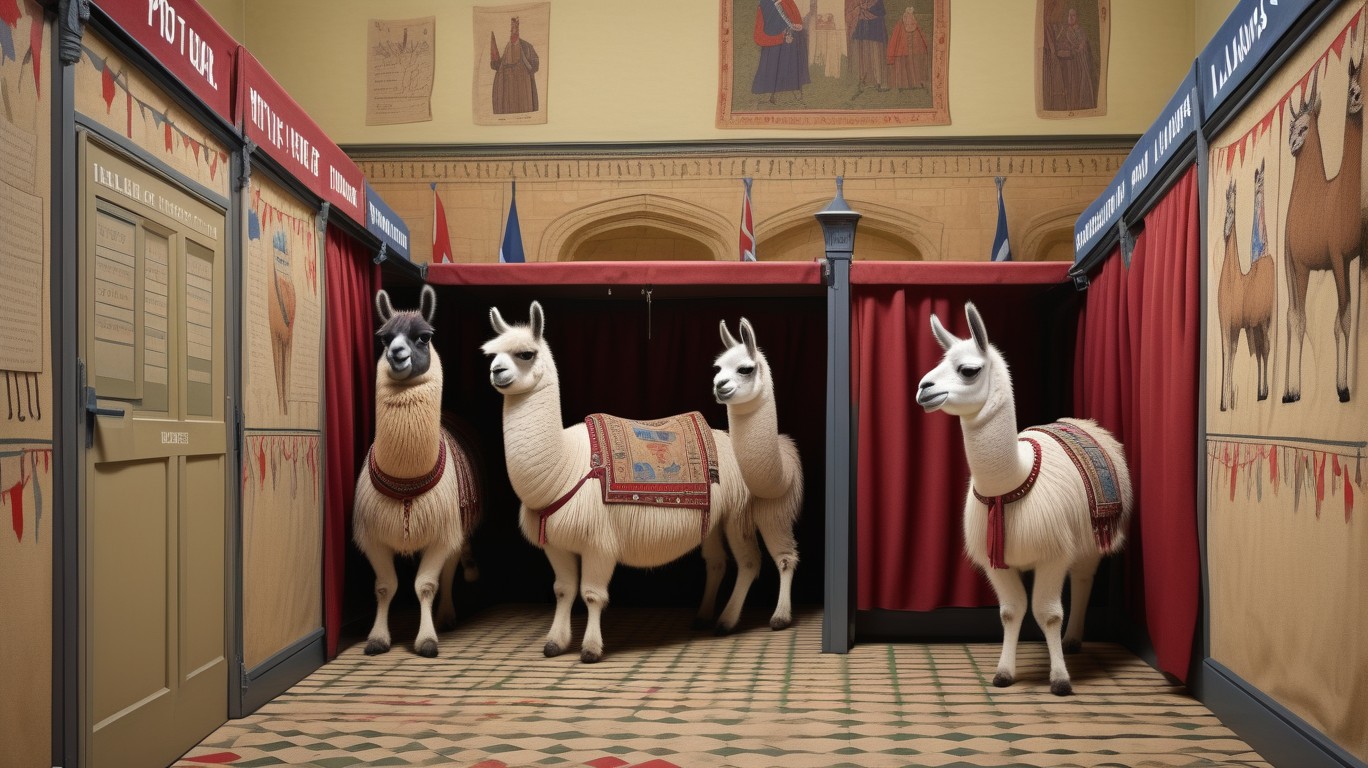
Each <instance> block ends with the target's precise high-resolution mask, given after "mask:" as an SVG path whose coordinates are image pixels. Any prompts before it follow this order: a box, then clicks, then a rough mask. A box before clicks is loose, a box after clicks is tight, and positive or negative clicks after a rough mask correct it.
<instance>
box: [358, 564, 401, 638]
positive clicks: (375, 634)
mask: <svg viewBox="0 0 1368 768" xmlns="http://www.w3.org/2000/svg"><path fill="white" fill-rule="evenodd" d="M366 559H368V560H370V564H371V569H372V570H374V571H375V624H374V625H372V626H371V631H370V636H369V637H367V638H366V655H367V656H374V655H375V654H377V653H384V652H385V651H388V650H389V649H390V632H389V607H390V601H391V600H393V599H394V590H396V589H398V587H399V577H398V575H396V574H395V572H394V551H393V550H391V549H390V548H389V547H386V546H384V545H381V544H371V545H370V546H369V547H366Z"/></svg>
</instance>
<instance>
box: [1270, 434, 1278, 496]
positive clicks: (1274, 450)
mask: <svg viewBox="0 0 1368 768" xmlns="http://www.w3.org/2000/svg"><path fill="white" fill-rule="evenodd" d="M1268 479H1269V480H1272V481H1273V493H1275V494H1276V493H1277V492H1278V446H1276V445H1270V446H1268Z"/></svg>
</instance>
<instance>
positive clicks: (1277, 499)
mask: <svg viewBox="0 0 1368 768" xmlns="http://www.w3.org/2000/svg"><path fill="white" fill-rule="evenodd" d="M1365 31H1368V30H1365V25H1364V4H1363V3H1361V2H1350V3H1344V4H1343V6H1342V7H1341V8H1338V9H1337V10H1336V11H1335V13H1333V14H1332V15H1330V16H1329V18H1328V19H1327V20H1326V22H1325V23H1324V24H1323V26H1322V27H1321V28H1320V29H1319V31H1317V32H1316V33H1315V34H1314V35H1312V37H1311V38H1310V39H1309V40H1308V41H1307V42H1306V43H1305V44H1303V45H1302V46H1301V47H1300V48H1299V50H1298V51H1297V52H1296V53H1295V54H1294V55H1292V56H1291V57H1290V58H1289V59H1287V61H1286V62H1285V63H1284V64H1283V66H1282V67H1281V68H1280V69H1279V70H1277V71H1276V72H1274V73H1272V74H1271V76H1270V78H1269V80H1268V82H1267V84H1266V85H1265V86H1264V87H1263V88H1262V90H1261V91H1260V92H1258V93H1257V94H1255V95H1254V96H1253V97H1252V98H1251V100H1250V101H1249V103H1248V104H1247V105H1246V106H1245V107H1244V109H1243V110H1242V111H1241V112H1240V113H1239V114H1238V115H1237V116H1236V117H1235V118H1234V119H1233V120H1232V122H1231V123H1230V124H1229V125H1228V127H1227V128H1226V129H1225V130H1224V131H1223V132H1222V133H1221V134H1219V135H1217V136H1215V137H1213V138H1212V140H1211V141H1210V156H1209V160H1210V162H1209V168H1210V184H1209V185H1208V189H1209V195H1210V199H1209V200H1208V203H1207V211H1208V218H1207V221H1206V249H1207V271H1208V274H1209V276H1210V277H1209V280H1208V281H1207V286H1206V307H1207V311H1206V317H1205V322H1206V327H1207V329H1208V330H1207V345H1206V346H1207V357H1206V361H1205V365H1206V371H1207V376H1206V380H1207V387H1206V391H1205V393H1204V397H1205V405H1206V431H1207V441H1206V447H1205V448H1206V456H1205V464H1206V470H1207V473H1208V481H1207V498H1206V500H1205V503H1206V508H1207V521H1208V522H1207V525H1208V570H1209V575H1210V604H1211V608H1210V612H1211V657H1212V658H1213V659H1214V660H1215V661H1217V662H1219V663H1220V664H1222V665H1224V666H1225V667H1226V668H1228V669H1230V670H1231V671H1233V672H1234V673H1235V674H1237V675H1238V676H1240V677H1241V678H1243V679H1244V680H1245V681H1247V682H1249V683H1250V684H1252V685H1254V686H1256V687H1257V688H1258V689H1259V690H1260V691H1262V692H1263V693H1265V694H1266V695H1268V696H1269V697H1271V698H1272V699H1273V700H1275V701H1276V702H1278V703H1279V704H1281V705H1283V706H1285V707H1286V708H1287V709H1289V710H1290V711H1291V712H1293V713H1295V714H1296V715H1298V716H1300V717H1301V718H1303V719H1304V720H1305V721H1306V722H1307V723H1309V724H1311V725H1312V726H1313V727H1315V728H1317V729H1320V730H1321V731H1323V732H1324V733H1325V734H1326V735H1327V736H1328V737H1329V738H1330V739H1331V740H1333V741H1334V742H1335V743H1336V744H1338V745H1340V746H1341V747H1343V748H1344V749H1345V750H1347V751H1348V752H1349V753H1351V754H1353V755H1354V756H1355V757H1357V758H1358V759H1359V760H1368V654H1365V653H1364V652H1363V644H1362V639H1361V634H1362V629H1363V627H1364V626H1365V625H1368V600H1365V598H1364V590H1363V587H1364V578H1363V562H1364V558H1365V556H1368V525H1365V523H1366V522H1368V500H1365V499H1368V493H1366V492H1365V491H1368V486H1365V484H1364V479H1363V478H1364V474H1365V472H1364V470H1365V467H1364V453H1365V449H1366V446H1368V407H1365V396H1368V393H1366V392H1365V391H1364V387H1365V383H1368V359H1365V356H1364V354H1363V350H1364V349H1365V343H1366V342H1365V337H1364V335H1363V329H1362V323H1363V319H1364V318H1363V314H1362V304H1363V291H1364V290H1365V288H1368V282H1365V277H1364V275H1365V272H1364V268H1363V264H1364V261H1363V257H1362V255H1361V253H1362V248H1363V231H1362V228H1361V224H1360V222H1361V220H1362V218H1363V215H1364V213H1365V208H1364V205H1363V203H1362V199H1363V198H1362V181H1361V178H1362V174H1363V142H1364V139H1363V113H1362V109H1361V105H1362V100H1361V94H1362V87H1363V77H1362V75H1361V69H1360V67H1361V66H1362V63H1363V36H1364V33H1365ZM1355 92H1356V93H1358V94H1360V96H1359V100H1358V106H1357V107H1354V108H1351V107H1350V102H1351V94H1352V93H1355ZM1331 649H1336V650H1333V651H1332V650H1331Z"/></svg>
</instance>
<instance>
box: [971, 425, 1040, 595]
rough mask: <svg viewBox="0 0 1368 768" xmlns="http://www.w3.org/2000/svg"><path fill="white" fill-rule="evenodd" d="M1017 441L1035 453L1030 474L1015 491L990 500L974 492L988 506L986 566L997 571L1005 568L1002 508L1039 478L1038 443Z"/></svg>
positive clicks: (976, 491)
mask: <svg viewBox="0 0 1368 768" xmlns="http://www.w3.org/2000/svg"><path fill="white" fill-rule="evenodd" d="M1017 439H1018V440H1021V441H1024V442H1027V443H1030V444H1031V450H1032V451H1033V452H1034V453H1035V458H1034V459H1032V461H1031V473H1030V474H1029V475H1027V476H1026V479H1025V480H1023V481H1022V482H1021V485H1018V486H1017V487H1016V489H1015V490H1013V491H1010V492H1008V493H1004V494H1002V495H1001V496H993V497H991V498H989V497H987V496H984V495H983V494H981V493H979V492H978V489H977V488H973V487H972V486H970V487H971V489H972V490H973V491H974V498H976V499H978V500H979V501H980V502H981V503H983V504H986V505H988V564H989V565H991V566H993V567H994V568H996V569H998V570H1002V569H1004V568H1006V567H1007V559H1006V557H1007V555H1006V552H1007V530H1006V528H1007V518H1006V515H1005V514H1004V507H1006V506H1007V505H1008V504H1011V503H1012V502H1014V501H1019V500H1020V499H1021V497H1023V496H1025V495H1026V494H1028V493H1030V492H1031V488H1032V487H1033V486H1035V481H1036V478H1037V477H1040V443H1037V442H1036V441H1035V440H1032V439H1031V438H1029V437H1021V438H1017Z"/></svg>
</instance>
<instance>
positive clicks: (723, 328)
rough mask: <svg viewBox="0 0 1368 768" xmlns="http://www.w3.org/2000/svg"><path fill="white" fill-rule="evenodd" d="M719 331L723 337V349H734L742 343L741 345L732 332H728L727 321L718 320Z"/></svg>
mask: <svg viewBox="0 0 1368 768" xmlns="http://www.w3.org/2000/svg"><path fill="white" fill-rule="evenodd" d="M717 330H718V331H719V332H720V335H721V336H722V346H723V347H726V348H727V349H731V348H732V347H734V346H736V345H737V344H740V343H741V342H739V341H737V340H736V337H735V336H733V335H732V334H731V331H729V330H727V321H726V320H718V321H717Z"/></svg>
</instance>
